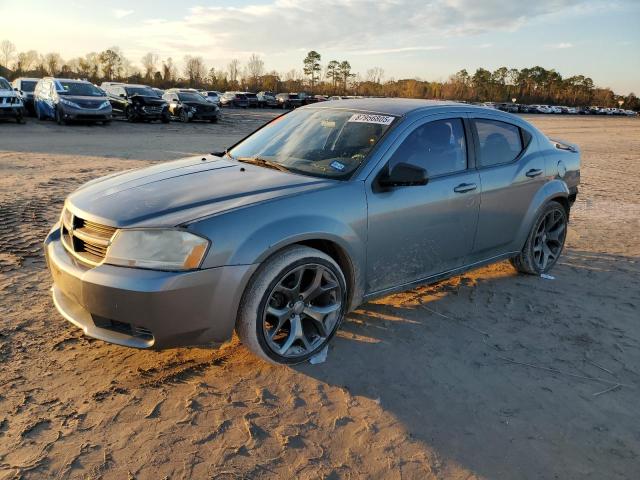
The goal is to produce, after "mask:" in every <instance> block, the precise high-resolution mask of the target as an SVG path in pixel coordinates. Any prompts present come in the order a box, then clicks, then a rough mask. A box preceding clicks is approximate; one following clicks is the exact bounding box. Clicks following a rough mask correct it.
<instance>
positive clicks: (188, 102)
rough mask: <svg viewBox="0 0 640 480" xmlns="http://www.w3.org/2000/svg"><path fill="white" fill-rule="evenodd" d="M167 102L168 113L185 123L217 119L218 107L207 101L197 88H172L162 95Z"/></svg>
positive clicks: (213, 121) (214, 121) (214, 120)
mask: <svg viewBox="0 0 640 480" xmlns="http://www.w3.org/2000/svg"><path fill="white" fill-rule="evenodd" d="M162 98H164V99H165V100H166V101H167V102H169V115H170V116H171V118H173V119H175V120H180V121H181V122H184V123H187V122H190V121H192V120H208V121H210V122H212V123H216V122H217V121H218V115H219V114H220V109H219V108H218V106H217V105H214V104H213V103H211V102H209V101H208V100H207V99H206V98H204V97H203V96H202V94H201V93H199V92H198V91H197V90H192V89H187V88H184V89H181V88H172V89H169V90H167V91H166V92H165V93H164V95H163V96H162Z"/></svg>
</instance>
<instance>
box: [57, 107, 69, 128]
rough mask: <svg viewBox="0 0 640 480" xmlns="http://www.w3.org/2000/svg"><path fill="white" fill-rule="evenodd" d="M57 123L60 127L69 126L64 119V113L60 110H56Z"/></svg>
mask: <svg viewBox="0 0 640 480" xmlns="http://www.w3.org/2000/svg"><path fill="white" fill-rule="evenodd" d="M56 123H57V124H58V125H66V124H67V122H66V121H65V119H64V118H63V117H62V112H61V111H60V109H59V108H56Z"/></svg>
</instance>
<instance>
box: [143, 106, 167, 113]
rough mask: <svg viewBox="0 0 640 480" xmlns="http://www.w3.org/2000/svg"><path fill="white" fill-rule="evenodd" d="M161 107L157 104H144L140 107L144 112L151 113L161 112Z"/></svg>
mask: <svg viewBox="0 0 640 480" xmlns="http://www.w3.org/2000/svg"><path fill="white" fill-rule="evenodd" d="M162 109H163V107H162V105H159V106H155V105H145V106H144V107H142V110H143V111H144V112H145V113H153V114H156V113H162Z"/></svg>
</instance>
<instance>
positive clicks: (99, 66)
mask: <svg viewBox="0 0 640 480" xmlns="http://www.w3.org/2000/svg"><path fill="white" fill-rule="evenodd" d="M0 75H3V76H5V77H10V78H14V77H18V76H33V77H42V76H45V75H52V76H63V77H71V78H86V79H88V80H90V81H91V82H93V83H96V84H99V83H100V82H103V81H123V82H129V83H146V84H149V85H152V86H154V87H158V88H169V87H193V88H205V89H210V90H219V91H226V90H251V91H260V90H266V91H274V92H299V91H307V92H310V93H314V94H325V95H366V96H385V97H408V98H431V99H442V100H445V99H448V100H465V101H470V102H487V101H493V102H511V101H512V100H513V99H516V102H517V103H525V104H537V103H543V104H554V105H570V106H587V105H599V106H603V107H617V106H619V102H620V101H622V102H623V104H622V105H623V108H626V109H632V110H640V100H638V98H637V97H636V96H635V95H634V94H633V93H630V94H629V95H627V96H622V95H617V94H615V92H613V91H612V90H611V89H609V88H601V87H598V86H596V85H595V84H594V82H593V80H592V79H591V78H589V77H586V76H584V75H574V76H571V77H567V78H564V77H562V75H561V74H560V73H559V72H557V71H556V70H554V69H550V70H549V69H545V68H543V67H540V66H535V67H531V68H523V69H520V70H518V69H515V68H507V67H500V68H498V69H496V70H494V71H490V70H487V69H484V68H478V69H477V70H476V71H475V72H473V73H470V72H468V71H467V70H460V71H459V72H457V73H455V74H454V75H451V76H450V77H449V78H448V79H447V80H446V81H441V82H439V81H434V82H430V81H427V80H422V79H419V78H408V79H395V78H385V71H384V70H383V69H382V68H380V67H373V68H370V69H368V70H367V71H366V72H365V74H364V75H362V74H360V73H356V72H354V71H353V69H352V67H351V64H350V63H349V61H347V60H337V59H332V60H329V61H328V62H327V63H326V64H324V65H323V64H322V56H321V54H320V53H318V52H317V51H315V50H312V51H310V52H309V53H308V54H307V55H306V57H305V58H304V59H303V61H302V68H301V69H299V70H298V69H295V68H294V69H291V70H289V71H286V72H277V71H275V70H270V71H269V70H267V69H266V68H265V63H264V60H263V59H262V58H261V57H260V56H259V55H256V54H253V55H251V56H250V57H249V58H248V59H247V61H246V62H244V63H242V62H241V61H240V60H239V59H232V60H231V61H230V62H229V63H228V64H227V65H226V67H225V68H216V67H208V66H207V65H206V64H205V62H204V60H203V58H202V57H201V56H194V55H186V56H184V57H183V58H182V62H181V67H180V66H179V65H178V63H177V62H176V61H175V60H174V59H173V58H171V57H168V58H165V59H161V58H160V57H159V55H157V54H155V53H153V52H149V53H147V54H146V55H144V56H143V57H142V58H140V59H139V64H138V65H136V64H134V63H132V62H131V61H130V60H129V59H128V58H127V57H125V55H124V54H123V52H122V50H121V49H120V48H118V47H111V48H108V49H106V50H104V51H102V52H91V53H87V54H86V55H84V56H82V57H75V58H70V59H66V60H65V59H63V58H62V56H61V55H60V54H59V53H56V52H51V53H46V54H40V53H39V52H37V51H35V50H29V51H25V52H18V51H17V50H16V47H15V45H14V44H13V43H11V42H10V41H8V40H4V41H2V42H0Z"/></svg>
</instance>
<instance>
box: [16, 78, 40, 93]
mask: <svg viewBox="0 0 640 480" xmlns="http://www.w3.org/2000/svg"><path fill="white" fill-rule="evenodd" d="M35 88H36V82H34V81H32V80H23V81H22V82H20V89H21V90H22V91H23V92H33V91H34V90H35Z"/></svg>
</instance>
